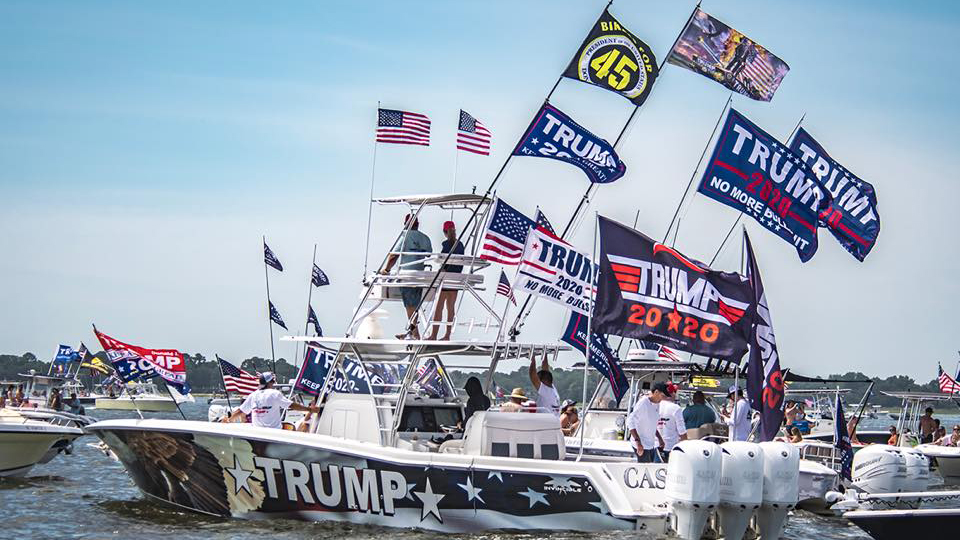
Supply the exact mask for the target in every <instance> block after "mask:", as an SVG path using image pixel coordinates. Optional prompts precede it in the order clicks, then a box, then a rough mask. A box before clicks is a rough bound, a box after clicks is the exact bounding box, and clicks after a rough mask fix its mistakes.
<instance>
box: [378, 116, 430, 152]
mask: <svg viewBox="0 0 960 540" xmlns="http://www.w3.org/2000/svg"><path fill="white" fill-rule="evenodd" d="M377 111H378V119H377V142H382V143H395V144H416V145H419V146H430V119H429V118H427V117H426V116H424V115H422V114H418V113H412V112H407V111H395V110H393V109H377Z"/></svg>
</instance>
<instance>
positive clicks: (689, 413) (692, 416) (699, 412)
mask: <svg viewBox="0 0 960 540" xmlns="http://www.w3.org/2000/svg"><path fill="white" fill-rule="evenodd" d="M716 421H717V413H715V412H713V409H711V408H710V407H709V406H708V405H707V397H706V396H705V395H703V392H701V391H699V390H697V391H696V392H694V393H693V403H692V404H691V405H689V406H687V408H686V409H684V410H683V424H684V427H686V428H687V429H697V428H698V427H700V426H702V425H704V424H712V423H714V422H716Z"/></svg>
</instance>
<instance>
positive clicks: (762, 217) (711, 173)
mask: <svg viewBox="0 0 960 540" xmlns="http://www.w3.org/2000/svg"><path fill="white" fill-rule="evenodd" d="M698 191H699V192H700V193H703V194H704V195H706V196H707V197H710V198H711V199H713V200H715V201H718V202H721V203H723V204H725V205H727V206H729V207H731V208H735V209H737V210H739V211H741V212H743V213H744V214H747V215H748V216H752V217H753V219H755V220H757V223H759V224H761V225H763V226H764V227H765V228H766V229H767V230H768V231H770V232H772V233H773V234H775V235H777V236H779V237H780V238H782V239H784V240H786V241H787V242H789V243H790V244H792V245H793V246H794V247H795V248H796V249H797V254H798V255H800V260H801V261H803V262H807V261H809V260H810V259H811V258H812V257H813V255H814V254H815V253H816V252H817V226H818V222H819V219H820V214H821V212H823V211H825V210H826V209H827V208H828V207H829V206H830V202H831V197H830V193H829V192H827V190H825V189H823V186H821V185H820V181H819V180H817V177H816V176H814V175H813V173H812V172H810V169H808V168H807V167H806V166H805V165H804V164H803V161H801V160H800V158H799V157H798V156H797V155H796V154H794V153H793V152H791V151H790V150H788V149H787V148H786V147H784V146H783V145H782V144H780V142H779V141H777V140H776V139H775V138H773V137H771V136H770V134H768V133H767V132H765V131H763V130H762V129H760V128H759V127H757V126H756V125H755V124H754V123H753V122H751V121H750V120H747V118H746V117H745V116H743V115H742V114H740V113H738V112H737V111H736V110H734V109H730V113H729V115H728V116H727V121H726V122H725V123H724V125H723V131H721V132H720V137H719V139H718V140H717V144H716V146H715V147H714V149H713V154H712V155H711V156H710V162H709V163H708V164H707V167H706V169H705V170H704V172H703V179H702V180H701V181H700V187H699V188H698Z"/></svg>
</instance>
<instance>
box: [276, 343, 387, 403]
mask: <svg viewBox="0 0 960 540" xmlns="http://www.w3.org/2000/svg"><path fill="white" fill-rule="evenodd" d="M335 356H336V355H334V354H332V353H328V352H326V351H322V350H318V348H317V347H316V346H315V345H309V344H308V345H307V354H306V357H305V358H304V360H303V365H302V366H300V373H299V374H298V375H297V382H296V384H295V385H294V388H296V389H297V390H300V391H302V392H305V393H307V394H310V395H311V396H316V395H318V394H319V393H320V390H321V389H323V383H324V381H326V380H327V373H328V372H329V371H330V366H331V365H333V359H334V358H335ZM341 367H342V369H343V372H338V373H337V374H336V375H335V376H334V379H333V383H332V385H331V388H329V389H328V390H327V391H328V392H329V391H331V390H332V391H334V392H340V393H346V394H350V393H363V394H369V393H370V384H369V382H368V381H369V377H368V376H367V370H365V369H364V368H363V365H362V364H360V363H359V362H357V361H355V360H353V359H351V358H345V359H344V360H343V364H342V366H341ZM343 373H346V377H344V374H343Z"/></svg>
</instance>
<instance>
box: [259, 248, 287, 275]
mask: <svg viewBox="0 0 960 540" xmlns="http://www.w3.org/2000/svg"><path fill="white" fill-rule="evenodd" d="M263 262H264V264H266V265H267V266H269V267H271V268H273V269H275V270H277V271H278V272H283V265H282V264H280V259H278V258H277V256H276V255H274V254H273V250H272V249H270V246H268V245H267V243H266V241H264V243H263Z"/></svg>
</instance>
